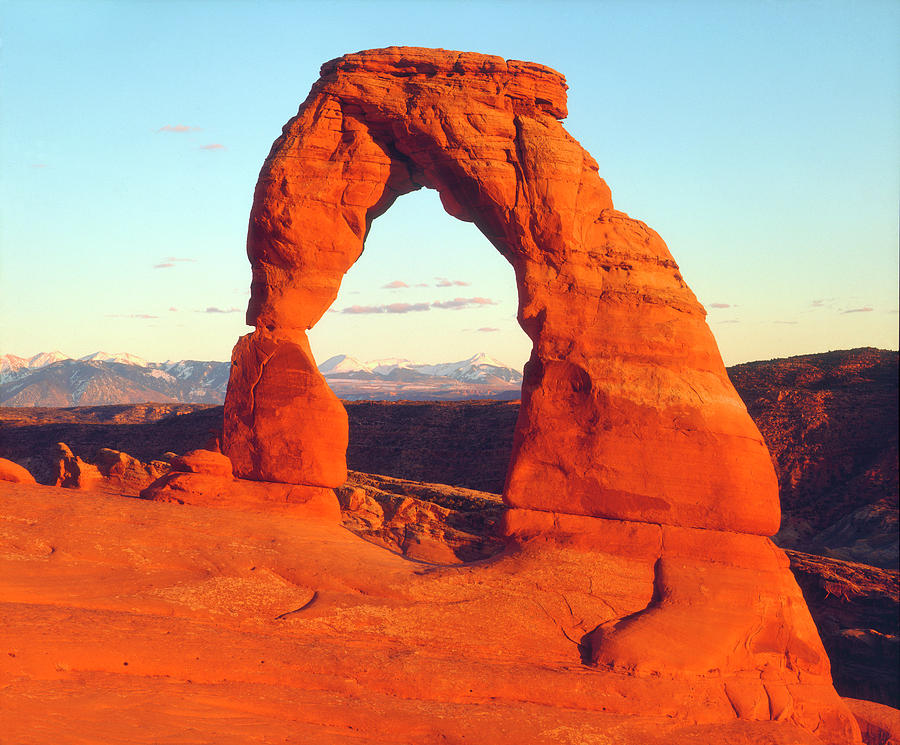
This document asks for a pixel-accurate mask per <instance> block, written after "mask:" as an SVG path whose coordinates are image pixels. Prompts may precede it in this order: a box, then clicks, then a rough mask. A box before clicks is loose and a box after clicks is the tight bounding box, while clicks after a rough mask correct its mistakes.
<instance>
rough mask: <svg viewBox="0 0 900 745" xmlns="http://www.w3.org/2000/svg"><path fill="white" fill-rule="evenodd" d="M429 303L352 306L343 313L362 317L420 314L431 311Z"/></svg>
mask: <svg viewBox="0 0 900 745" xmlns="http://www.w3.org/2000/svg"><path fill="white" fill-rule="evenodd" d="M430 309H431V306H430V305H429V304H428V303H390V304H388V305H351V306H350V307H349V308H344V309H343V310H342V311H341V313H350V314H353V315H362V314H366V313H419V312H421V311H424V310H430Z"/></svg>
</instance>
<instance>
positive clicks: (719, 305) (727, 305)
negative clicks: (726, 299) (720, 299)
mask: <svg viewBox="0 0 900 745" xmlns="http://www.w3.org/2000/svg"><path fill="white" fill-rule="evenodd" d="M707 307H708V308H715V309H716V310H719V309H720V308H730V307H731V303H710V304H709V305H708V306H707Z"/></svg>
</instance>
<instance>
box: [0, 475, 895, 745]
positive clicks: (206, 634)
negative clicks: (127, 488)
mask: <svg viewBox="0 0 900 745" xmlns="http://www.w3.org/2000/svg"><path fill="white" fill-rule="evenodd" d="M0 525H2V526H3V527H2V531H3V532H2V537H3V539H2V544H0V545H2V550H0V620H2V623H3V628H4V635H3V641H2V654H0V679H2V680H3V685H2V686H0V710H2V711H4V712H15V716H10V717H5V718H4V719H3V739H4V741H7V740H8V741H9V742H11V743H16V745H44V744H45V743H47V742H54V743H58V745H75V744H76V743H82V744H83V743H104V744H105V743H114V742H121V743H126V742H127V743H129V745H144V744H146V745H156V744H157V743H161V742H179V743H185V745H200V744H201V743H209V742H215V743H217V744H221V745H248V743H258V744H259V745H263V743H274V742H289V741H294V740H296V739H297V737H298V733H302V735H300V736H302V738H303V739H304V741H306V742H316V743H327V744H328V745H338V744H343V743H346V744H347V745H349V744H350V743H353V744H354V745H361V744H363V743H372V745H375V744H376V743H377V744H378V745H384V744H386V743H387V744H394V745H401V744H403V745H430V743H434V742H442V741H443V742H449V743H468V742H472V743H483V742H491V743H516V744H517V745H526V744H527V745H559V744H560V743H571V744H572V745H575V744H576V743H578V744H579V745H580V743H591V742H595V743H603V742H610V741H613V742H621V743H633V742H634V743H637V742H640V743H643V744H646V745H672V744H673V743H678V744H679V745H691V743H696V744H697V745H707V744H708V743H716V744H717V745H750V744H751V743H753V744H757V745H758V744H759V743H766V744H767V745H821V743H822V742H823V740H822V739H820V738H819V737H816V736H815V735H813V734H811V733H810V732H808V731H805V730H804V729H801V728H799V727H798V726H797V725H795V724H793V723H791V722H789V721H787V720H784V719H782V721H768V717H769V715H768V711H766V713H765V715H764V718H762V719H753V718H750V717H752V715H751V714H749V713H748V714H747V718H741V719H738V718H737V717H736V716H735V714H734V713H733V710H732V709H731V705H730V704H729V703H728V700H727V699H722V698H718V697H713V696H711V695H709V694H711V693H712V690H713V689H714V687H715V685H716V681H715V680H712V681H706V682H705V683H704V685H703V687H702V688H701V689H700V690H698V689H697V688H694V689H693V691H692V692H690V693H688V692H686V691H685V686H684V684H683V682H682V681H677V680H673V681H668V682H665V683H661V682H660V681H655V682H654V681H647V682H646V684H645V685H644V686H643V687H644V691H645V692H643V693H642V691H641V688H642V686H639V687H638V690H634V687H633V686H631V687H629V681H628V678H627V676H622V675H618V674H615V673H610V672H604V671H602V670H598V669H596V668H592V667H590V666H585V665H582V664H580V663H579V662H578V651H577V644H576V643H575V642H573V641H570V638H571V639H574V640H575V641H576V642H577V639H578V637H579V633H580V631H579V624H580V623H582V622H581V621H580V620H579V618H580V615H581V614H586V613H591V612H596V611H595V606H594V605H592V604H591V596H590V595H588V594H587V593H586V592H585V589H584V588H587V587H588V586H592V587H593V588H594V592H598V593H602V595H603V596H604V597H605V598H607V600H608V601H611V602H612V603H614V604H616V605H619V604H621V603H627V602H629V601H628V598H629V595H630V593H631V592H633V591H634V589H633V588H634V587H635V584H636V582H637V583H638V584H642V580H640V579H639V577H635V576H632V574H631V570H633V568H634V566H633V563H631V562H616V561H614V560H613V559H611V558H610V557H609V556H608V555H600V556H596V555H595V556H594V559H593V560H591V558H590V557H591V556H592V553H590V552H585V551H583V550H579V549H578V548H577V547H576V546H569V547H556V548H554V547H553V546H549V545H548V546H543V547H542V546H540V545H537V546H531V547H529V548H526V549H524V550H520V551H517V552H514V553H511V554H509V555H507V554H503V553H501V554H499V555H495V556H494V558H492V559H490V560H488V561H482V562H476V563H474V564H468V565H459V564H454V565H450V566H446V565H440V564H430V563H423V562H420V561H411V560H409V559H407V558H404V557H403V556H400V555H398V554H396V553H393V552H391V551H387V550H385V549H384V548H382V547H380V546H378V545H373V544H372V543H370V542H367V541H364V540H362V539H361V538H360V537H358V536H356V535H354V534H353V533H352V532H350V531H347V530H345V529H342V528H340V527H338V526H336V525H331V524H328V523H323V522H317V521H310V520H305V521H298V520H296V519H295V518H291V517H288V516H284V515H280V514H277V513H269V514H266V513H261V512H254V511H245V510H238V509H234V508H218V509H213V508H209V507H199V506H191V505H181V504H161V503H156V502H149V501H145V500H139V499H127V498H122V497H121V496H116V495H113V494H104V493H101V492H97V491H84V492H80V493H73V492H72V490H68V489H59V488H53V487H46V486H27V485H21V484H9V483H7V482H0ZM591 583H592V584H591ZM543 588H549V589H543ZM601 612H602V611H601ZM607 612H608V611H607ZM573 614H575V615H574V617H573ZM651 684H652V685H653V686H654V688H659V687H660V685H662V687H663V688H664V689H665V691H666V693H667V706H668V714H663V715H657V714H649V713H641V712H640V709H638V713H635V704H636V703H637V704H639V705H647V704H648V703H651V702H652V705H653V706H654V707H655V706H657V705H658V704H657V703H655V700H654V699H650V698H648V696H651V695H655V693H653V691H652V690H651V691H649V692H647V687H649V686H650V685H651ZM711 684H712V685H711ZM521 691H527V694H526V695H524V696H523V695H522V693H521ZM692 696H701V697H703V698H702V700H703V701H704V703H705V706H706V707H707V708H706V709H705V711H706V712H707V718H705V719H704V718H703V717H700V718H696V717H694V718H691V717H685V716H683V715H681V714H680V713H679V712H681V711H684V710H685V709H689V708H690V707H691V706H692ZM848 704H849V705H850V707H851V710H852V711H853V712H854V713H855V714H856V715H857V717H860V718H861V719H860V720H861V723H862V725H863V727H862V729H863V731H864V732H871V733H872V735H871V736H867V739H866V740H865V742H866V743H867V745H882V744H883V743H885V742H887V741H888V740H887V738H886V736H885V734H884V733H885V732H886V731H887V729H886V728H888V727H890V726H892V725H891V717H893V716H894V713H893V712H892V710H890V709H885V708H884V707H881V708H877V705H876V708H875V709H874V710H872V709H871V705H869V704H866V702H855V701H849V702H848ZM757 716H762V715H761V714H759V715H757ZM714 717H715V719H714ZM710 719H712V720H713V721H709V720H710ZM716 719H718V721H716ZM878 722H883V724H882V725H881V726H877V723H878ZM611 738H612V739H611ZM831 742H832V743H834V744H835V745H837V742H839V741H835V740H831Z"/></svg>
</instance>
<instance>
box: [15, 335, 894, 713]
mask: <svg viewBox="0 0 900 745" xmlns="http://www.w3.org/2000/svg"><path fill="white" fill-rule="evenodd" d="M896 361H897V353H896V352H881V351H878V350H850V351H845V352H834V353H827V354H823V355H811V356H806V357H802V358H790V359H787V360H774V361H770V362H760V363H753V365H752V366H741V368H733V369H732V370H731V371H730V372H731V374H732V375H733V376H734V378H735V382H736V383H737V385H738V386H739V390H741V392H742V393H743V395H744V396H745V397H746V398H747V400H748V403H749V404H750V405H751V406H752V407H754V408H755V409H756V416H757V421H758V423H759V424H760V426H761V429H762V431H763V434H764V436H765V437H766V439H767V441H770V442H772V443H773V451H774V453H775V459H776V467H777V469H778V471H779V475H780V477H781V488H782V494H783V499H784V501H785V504H786V506H787V507H788V510H786V514H787V515H789V516H790V515H791V511H790V509H791V506H792V505H793V504H794V500H799V496H797V495H806V496H807V498H808V495H811V494H813V493H814V489H815V485H816V484H820V485H821V484H824V488H825V491H823V493H824V494H827V495H828V497H827V499H828V500H831V501H828V502H826V501H825V499H826V498H824V497H823V498H822V499H821V500H820V502H821V506H822V509H821V510H820V511H819V512H820V513H821V515H831V516H832V518H831V519H832V520H833V523H832V525H833V524H841V522H842V521H845V522H846V521H847V518H848V516H851V515H853V514H854V513H855V512H857V511H858V510H859V509H860V506H861V505H863V506H864V505H865V504H866V502H865V500H866V499H872V500H874V501H875V502H876V503H877V502H879V501H887V502H888V503H890V500H891V498H892V497H893V498H894V500H896V488H894V490H893V492H892V491H891V487H890V484H891V483H892V482H891V479H892V478H893V479H896V457H894V458H893V460H892V459H891V453H892V452H896V450H895V449H896V442H897V441H896V422H895V420H891V411H892V409H891V407H892V406H893V407H894V409H893V410H894V411H895V410H896V385H897V382H896V375H895V371H896ZM747 368H749V369H750V370H751V371H752V372H753V378H752V386H751V385H750V384H748V383H747V381H746V380H745V378H744V377H742V370H745V369H747ZM798 368H800V369H803V370H805V371H807V374H808V375H813V374H814V373H815V371H817V370H827V371H828V377H827V378H824V379H823V378H822V377H820V378H819V384H818V385H817V386H816V387H815V388H814V389H813V390H811V391H810V392H809V393H808V395H809V399H810V400H809V401H805V400H804V395H806V393H805V392H807V391H809V390H810V389H809V388H804V387H802V386H800V385H797V382H796V377H794V378H793V379H792V380H793V385H792V386H791V387H790V393H789V395H781V392H782V390H784V388H782V386H785V376H786V371H788V370H797V369H798ZM845 370H846V371H847V372H846V374H845V372H844V371H845ZM766 385H771V386H772V388H771V389H766ZM891 386H893V398H892V397H891V390H892V388H891ZM867 391H868V392H869V394H870V395H867ZM823 400H825V401H827V402H828V405H829V406H830V407H831V408H830V409H828V408H826V409H825V410H824V414H823V413H822V412H823V407H822V405H821V402H822V401H823ZM779 401H780V402H781V404H782V405H783V406H785V407H788V406H789V407H790V408H789V409H788V410H787V412H785V411H782V410H780V409H779ZM760 402H768V404H769V407H768V408H767V409H765V410H761V409H759V408H756V407H761V406H762V403H760ZM842 402H843V403H846V404H847V405H851V406H852V417H851V413H842V412H841V410H840V406H841V404H842ZM347 410H348V414H349V418H350V428H351V436H350V449H349V452H348V462H349V464H350V467H351V468H353V469H356V470H355V471H353V472H351V474H350V478H349V480H348V481H347V483H346V484H345V486H343V487H341V488H340V489H338V495H339V498H340V501H341V505H342V508H343V511H344V520H345V523H344V524H345V525H346V526H347V527H349V528H351V529H352V530H354V531H355V532H357V533H358V534H359V535H361V536H363V537H365V538H366V539H367V540H370V541H373V542H375V543H377V544H378V545H381V546H385V547H387V548H389V549H391V550H393V551H396V552H398V553H401V554H404V555H406V556H409V557H411V558H416V559H424V560H436V559H440V561H441V562H442V563H447V562H459V561H470V560H475V559H482V558H485V557H488V556H490V555H492V554H493V553H495V552H497V551H498V550H500V546H501V544H500V542H499V541H498V540H497V538H496V528H497V524H498V520H499V516H500V513H501V512H502V508H501V505H500V501H499V496H498V494H499V492H500V491H501V489H502V481H503V469H504V467H505V466H504V463H505V462H506V459H508V457H509V449H510V446H511V441H512V428H513V425H514V423H515V418H516V416H517V414H518V406H517V405H516V404H515V403H495V402H469V403H464V404H463V403H430V404H429V403H406V404H395V403H387V402H355V403H348V404H347ZM788 412H789V413H790V415H789V413H788ZM221 416H222V414H221V408H219V407H197V406H191V405H184V404H169V405H163V404H148V405H140V406H138V405H135V406H100V407H82V408H72V409H35V408H7V409H2V410H0V418H2V430H0V457H6V458H10V459H12V460H14V461H16V462H19V463H22V464H23V465H26V466H27V467H29V469H30V470H31V471H32V472H33V473H35V475H36V476H38V478H39V480H40V481H43V482H44V483H51V482H52V478H53V477H54V476H55V474H56V462H55V460H54V457H55V455H54V451H53V447H54V445H55V443H56V442H66V443H68V444H69V445H70V446H71V447H72V449H73V450H74V452H75V453H76V454H78V455H81V456H82V457H83V458H85V459H86V460H88V461H91V462H95V461H98V460H100V458H98V454H99V453H100V450H101V449H102V448H111V449H114V450H120V451H125V452H126V453H128V454H130V455H133V456H135V457H137V458H138V459H140V460H141V461H143V462H149V461H152V460H154V459H159V458H161V457H163V456H164V454H165V453H166V452H167V451H169V452H176V453H182V452H186V451H188V450H192V449H194V448H197V447H202V446H204V445H206V444H208V443H209V442H210V441H211V440H214V439H215V436H216V434H217V433H218V432H219V430H220V428H221ZM848 420H849V423H848ZM841 423H843V426H841ZM788 425H790V428H788ZM814 425H815V426H814ZM847 427H851V428H852V432H847V431H846V428H847ZM810 432H815V433H817V434H816V436H814V437H813V436H811V435H810V434H809V433H810ZM861 432H865V433H868V435H869V437H868V442H866V441H864V440H863V438H862V437H861V436H860V433H861ZM798 433H799V435H798V440H797V442H796V443H793V444H792V443H791V441H790V439H789V435H791V434H798ZM873 440H874V446H873V444H872V441H873ZM848 442H849V443H854V444H856V446H857V449H858V452H857V454H856V455H855V456H854V451H853V450H848V448H847V443H848ZM812 447H814V448H816V451H815V452H817V453H819V456H818V459H817V460H814V459H812V458H808V457H807V458H804V459H802V460H801V459H800V458H798V456H797V451H802V450H803V449H804V448H812ZM891 448H894V450H893V451H892V450H891ZM831 452H838V453H841V454H842V455H841V457H843V458H845V459H847V460H846V463H847V465H846V466H845V468H846V470H844V471H839V472H836V471H835V470H833V469H830V468H829V463H828V453H831ZM854 457H855V458H856V460H854ZM798 462H801V463H802V467H801V468H799V469H797V470H795V471H793V473H794V474H795V478H794V479H793V480H786V479H785V474H787V473H791V471H790V470H789V468H788V467H787V465H788V464H792V463H793V464H796V463H798ZM872 464H875V465H876V466H877V465H878V464H886V467H885V468H884V469H883V470H882V471H881V472H879V471H878V470H877V469H875V468H873V465H872ZM891 466H892V467H893V469H894V470H893V471H891V470H890V467H891ZM377 473H382V474H386V475H381V476H378V475H375V474H377ZM842 473H850V474H863V475H866V474H867V475H868V480H865V479H860V478H851V479H849V480H848V483H846V484H845V485H844V487H843V489H842V488H841V482H840V478H841V474H842ZM892 474H893V475H892ZM859 484H864V485H866V488H865V489H864V490H862V492H857V491H854V487H855V486H857V485H859ZM878 485H881V486H882V489H883V490H882V491H880V492H879V491H877V489H876V488H875V487H876V486H878ZM143 486H146V482H145V483H144V484H143ZM137 491H139V489H134V490H132V493H134V494H136V493H137ZM835 503H837V504H835ZM895 503H896V502H895ZM800 509H803V503H802V502H799V503H798V505H797V508H796V510H797V511H799V510H800ZM813 512H814V511H813ZM804 514H806V515H810V516H811V517H813V518H814V519H816V523H815V524H816V526H818V528H819V532H818V533H811V532H810V531H807V532H805V533H789V532H787V531H783V533H782V536H781V539H783V538H785V537H787V538H788V540H787V541H786V543H787V545H788V546H791V547H794V548H797V549H798V550H797V551H792V552H790V554H789V555H790V557H791V566H792V569H793V571H794V573H795V576H796V577H797V578H798V581H799V582H800V585H801V587H802V589H803V591H804V595H805V597H806V599H807V602H809V603H810V607H811V609H812V612H813V615H814V617H815V618H816V621H817V624H818V626H819V630H820V633H821V634H822V636H823V640H824V642H825V646H826V649H827V650H828V652H829V655H830V656H831V658H832V660H833V664H834V675H835V680H836V684H837V686H838V690H839V692H841V693H842V694H843V695H847V696H851V697H855V698H865V699H870V700H875V701H880V702H882V703H888V704H891V705H895V706H896V705H897V703H898V683H897V675H896V665H897V661H898V636H897V625H898V610H897V608H898V606H897V573H896V561H894V564H893V565H891V563H890V562H883V563H884V564H886V569H887V570H888V571H885V569H880V568H876V567H872V566H866V565H865V564H866V563H868V564H873V563H877V561H878V560H879V559H880V558H883V554H882V553H877V552H876V553H875V554H872V555H866V554H863V555H862V557H861V560H862V561H863V562H864V563H863V564H860V563H853V562H850V561H841V560H840V559H839V558H825V557H822V556H815V555H814V554H821V553H823V552H827V553H831V554H833V556H835V557H840V556H841V554H845V556H844V558H850V557H847V556H846V553H849V552H848V551H847V547H848V546H850V547H851V548H853V547H854V546H855V549H853V550H854V551H855V552H856V553H859V549H860V546H863V545H876V546H880V547H882V548H883V547H884V546H885V545H887V544H889V541H885V539H886V538H887V539H891V538H893V540H894V541H895V542H896V530H893V532H892V528H891V526H892V525H895V524H896V507H894V508H893V512H891V513H889V514H888V515H887V516H886V517H887V519H886V520H885V524H883V525H882V524H875V525H872V524H868V525H863V526H861V527H860V532H859V534H858V535H857V536H856V539H855V540H854V542H853V543H852V544H847V543H845V542H843V541H842V540H837V541H835V542H834V543H833V544H830V545H829V544H827V543H825V544H824V545H823V543H822V541H823V539H822V538H820V537H819V536H821V535H822V533H823V532H824V531H825V530H827V529H828V527H829V524H828V523H827V522H826V521H824V520H823V519H821V517H820V516H819V515H814V514H811V512H810V511H807V512H806V513H804ZM892 520H893V521H894V522H891V521H892ZM787 522H790V518H789V519H788V521H787ZM836 532H837V531H831V533H825V535H826V537H827V535H834V534H835V533H836ZM890 570H893V571H890Z"/></svg>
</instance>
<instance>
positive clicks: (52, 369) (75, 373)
mask: <svg viewBox="0 0 900 745" xmlns="http://www.w3.org/2000/svg"><path fill="white" fill-rule="evenodd" d="M229 368H230V364H229V363H228V362H204V361H195V360H179V361H171V360H170V361H167V362H147V360H145V359H143V358H142V357H138V356H137V355H135V354H130V353H127V352H125V353H120V354H108V353H106V352H94V353H93V354H88V355H85V356H84V357H80V358H78V359H73V358H71V357H69V356H67V355H65V354H63V353H62V352H43V353H41V354H36V355H35V356H34V357H30V358H25V357H17V356H16V355H12V354H7V355H3V356H2V357H0V406H97V405H103V404H126V403H145V402H149V401H153V402H160V403H210V404H215V403H222V401H224V400H225V389H226V387H227V385H228V373H229Z"/></svg>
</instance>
